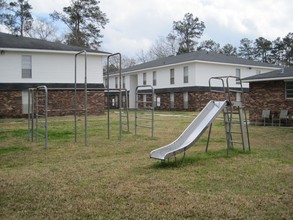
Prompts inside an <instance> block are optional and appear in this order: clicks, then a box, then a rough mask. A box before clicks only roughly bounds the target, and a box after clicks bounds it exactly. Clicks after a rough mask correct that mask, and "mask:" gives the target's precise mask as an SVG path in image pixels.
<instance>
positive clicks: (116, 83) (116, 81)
mask: <svg viewBox="0 0 293 220" xmlns="http://www.w3.org/2000/svg"><path fill="white" fill-rule="evenodd" d="M115 89H118V76H116V77H115Z"/></svg>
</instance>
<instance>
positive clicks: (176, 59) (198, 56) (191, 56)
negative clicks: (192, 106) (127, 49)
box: [123, 51, 277, 72]
mask: <svg viewBox="0 0 293 220" xmlns="http://www.w3.org/2000/svg"><path fill="white" fill-rule="evenodd" d="M191 61H201V62H215V63H230V64H238V65H245V66H257V67H271V68H277V67H276V66H275V65H272V64H268V63H261V62H256V61H253V60H247V59H243V58H239V57H236V56H229V55H225V54H220V53H215V52H207V51H195V52H191V53H185V54H180V55H177V56H169V57H165V58H160V59H157V60H153V61H150V62H147V63H142V64H139V65H135V66H133V67H129V68H126V69H124V70H123V72H133V71H137V70H144V69H149V68H154V67H159V66H168V65H172V64H177V63H184V62H191Z"/></svg>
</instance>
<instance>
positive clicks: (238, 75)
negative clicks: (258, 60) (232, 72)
mask: <svg viewBox="0 0 293 220" xmlns="http://www.w3.org/2000/svg"><path fill="white" fill-rule="evenodd" d="M236 77H238V78H241V72H240V69H236ZM236 84H240V81H239V80H237V79H236Z"/></svg>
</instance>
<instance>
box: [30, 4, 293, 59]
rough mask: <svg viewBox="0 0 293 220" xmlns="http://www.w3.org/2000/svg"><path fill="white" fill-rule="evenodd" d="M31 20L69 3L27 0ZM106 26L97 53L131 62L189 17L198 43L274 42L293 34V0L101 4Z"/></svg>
mask: <svg viewBox="0 0 293 220" xmlns="http://www.w3.org/2000/svg"><path fill="white" fill-rule="evenodd" d="M29 3H30V4H31V5H32V7H33V10H32V13H33V15H34V17H38V18H40V17H46V16H48V14H49V13H52V12H53V11H54V10H56V11H58V12H62V9H63V7H66V6H69V5H70V0H29ZM99 6H100V9H101V11H102V12H104V13H106V15H107V18H108V19H109V23H108V24H107V25H106V26H105V29H104V30H102V34H103V35H104V37H103V39H102V41H103V43H102V48H101V50H103V51H106V52H110V53H116V52H120V53H121V54H122V55H124V56H127V57H129V58H136V56H137V54H138V53H139V52H140V51H141V50H143V51H145V52H146V51H147V50H148V49H149V48H150V47H151V45H152V44H153V43H154V42H155V41H156V40H157V39H158V38H159V37H166V36H167V35H168V34H169V33H170V32H171V30H172V26H173V21H180V20H183V18H184V15H185V14H186V13H192V14H193V16H194V17H198V19H199V20H200V21H203V22H204V24H205V26H206V28H205V30H204V33H203V35H202V37H201V38H200V39H199V42H201V41H203V40H209V39H212V40H214V41H215V42H217V43H220V45H221V47H222V46H224V45H225V44H227V43H231V44H232V45H234V46H236V47H238V46H239V42H240V40H241V39H243V38H248V39H250V40H255V39H256V38H258V37H264V38H266V39H268V40H275V39H276V38H277V37H285V36H286V35H287V34H288V33H289V32H293V1H292V0H100V4H99Z"/></svg>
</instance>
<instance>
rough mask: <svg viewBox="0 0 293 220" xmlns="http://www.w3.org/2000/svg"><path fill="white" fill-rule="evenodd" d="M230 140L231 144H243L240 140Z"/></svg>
mask: <svg viewBox="0 0 293 220" xmlns="http://www.w3.org/2000/svg"><path fill="white" fill-rule="evenodd" d="M230 142H231V143H233V144H243V142H240V141H230Z"/></svg>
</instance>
